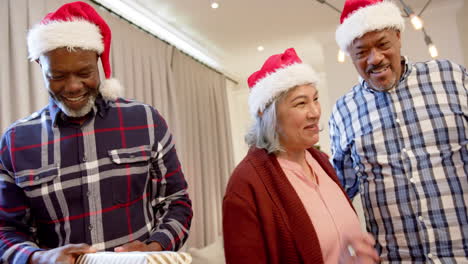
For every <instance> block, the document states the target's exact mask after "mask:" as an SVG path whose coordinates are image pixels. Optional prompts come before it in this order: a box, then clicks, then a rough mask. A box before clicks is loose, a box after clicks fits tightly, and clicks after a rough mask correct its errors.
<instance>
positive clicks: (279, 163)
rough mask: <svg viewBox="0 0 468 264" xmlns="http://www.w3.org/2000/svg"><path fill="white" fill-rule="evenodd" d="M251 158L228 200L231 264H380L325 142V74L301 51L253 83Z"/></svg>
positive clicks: (282, 57) (274, 62) (280, 59)
mask: <svg viewBox="0 0 468 264" xmlns="http://www.w3.org/2000/svg"><path fill="white" fill-rule="evenodd" d="M248 82H249V87H250V88H251V92H250V96H249V108H250V109H249V110H250V114H251V115H252V117H253V119H254V124H253V125H252V127H251V129H250V130H249V132H248V133H247V135H246V142H247V144H248V145H249V146H250V150H249V153H248V154H247V156H246V157H245V158H244V160H242V161H241V163H240V164H239V165H238V166H237V167H236V169H235V170H234V172H233V174H232V176H231V179H230V181H229V184H228V187H227V190H226V194H225V197H224V201H223V231H224V246H225V254H226V261H227V263H243V264H245V263H255V264H258V263H269V264H270V263H271V264H275V263H288V264H290V263H314V264H316V263H333V264H336V263H354V261H363V262H360V263H375V262H376V261H378V256H377V254H376V252H375V250H374V248H373V244H374V240H373V238H372V237H370V236H369V235H367V234H364V233H362V232H361V231H360V224H359V220H358V218H357V216H356V213H355V212H354V210H353V207H352V205H351V202H350V201H349V199H348V198H347V197H346V194H345V193H344V191H343V189H342V188H341V187H340V185H339V183H338V179H337V177H336V174H335V172H334V170H333V167H332V166H331V164H330V163H329V162H328V159H327V156H326V155H325V154H323V153H322V152H320V151H318V150H316V149H315V148H313V145H314V144H316V143H317V142H318V140H319V127H318V124H319V119H320V114H321V109H320V103H319V101H318V90H317V87H316V86H317V84H318V77H317V74H316V73H315V71H314V70H313V69H312V68H311V67H310V66H308V65H306V64H304V63H302V61H301V60H300V59H299V57H298V56H297V54H296V52H295V50H294V49H292V48H291V49H288V50H286V51H285V52H284V53H282V54H277V55H273V56H271V57H270V58H268V60H267V61H266V62H265V64H264V65H263V67H262V68H261V69H260V70H259V71H257V72H255V73H254V74H252V75H251V76H250V78H249V80H248Z"/></svg>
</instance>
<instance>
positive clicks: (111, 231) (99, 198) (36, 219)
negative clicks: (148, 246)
mask: <svg viewBox="0 0 468 264" xmlns="http://www.w3.org/2000/svg"><path fill="white" fill-rule="evenodd" d="M70 121H71V120H69V119H68V118H67V117H66V116H65V115H64V114H63V113H62V111H61V110H60V109H59V108H58V107H57V105H56V104H55V102H54V101H53V100H52V99H51V100H50V103H49V105H48V106H47V107H45V108H43V109H42V110H41V111H39V112H36V113H34V114H32V115H31V116H30V117H28V118H26V119H23V120H20V121H18V122H16V123H15V124H14V125H12V126H11V127H10V128H9V129H8V130H7V131H6V133H5V134H4V135H3V138H2V141H1V143H0V263H26V262H27V260H28V258H29V256H30V254H31V253H32V252H34V251H36V250H39V247H40V248H55V247H59V246H63V245H66V244H70V243H87V244H89V245H92V246H93V247H95V248H97V249H98V250H113V248H114V247H117V246H119V245H122V244H125V243H127V242H130V241H132V240H140V241H145V242H152V241H157V242H159V243H160V244H161V245H162V246H163V248H164V249H165V250H177V249H179V248H180V247H181V246H182V244H183V243H184V242H185V240H186V239H187V236H188V231H189V228H190V223H191V219H192V209H191V201H190V199H189V197H188V194H187V183H186V181H185V179H184V175H183V173H182V170H181V166H180V163H179V160H178V158H177V154H176V150H175V146H174V142H173V140H172V136H171V134H170V132H169V131H168V128H167V125H166V123H165V121H164V119H163V118H162V117H161V116H160V115H159V113H158V112H157V111H156V110H155V109H154V108H152V107H150V106H148V105H144V104H141V103H137V102H134V101H128V100H124V99H118V100H116V101H107V100H104V99H102V98H101V97H99V98H98V99H97V100H96V104H95V106H94V109H93V111H92V112H91V114H90V118H88V119H87V121H85V123H83V124H82V125H79V124H76V123H73V122H70Z"/></svg>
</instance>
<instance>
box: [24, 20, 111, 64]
mask: <svg viewBox="0 0 468 264" xmlns="http://www.w3.org/2000/svg"><path fill="white" fill-rule="evenodd" d="M62 47H69V48H81V49H85V50H94V51H96V52H97V53H98V54H101V53H102V52H103V51H104V44H103V42H102V35H101V33H100V30H99V27H98V26H96V25H95V24H93V23H90V22H88V21H86V20H73V21H51V22H49V23H47V24H37V25H35V26H34V27H33V28H32V29H31V30H30V31H29V33H28V50H29V59H30V60H32V61H34V60H36V59H38V58H39V57H40V56H41V55H42V54H44V53H45V52H48V51H51V50H54V49H57V48H62Z"/></svg>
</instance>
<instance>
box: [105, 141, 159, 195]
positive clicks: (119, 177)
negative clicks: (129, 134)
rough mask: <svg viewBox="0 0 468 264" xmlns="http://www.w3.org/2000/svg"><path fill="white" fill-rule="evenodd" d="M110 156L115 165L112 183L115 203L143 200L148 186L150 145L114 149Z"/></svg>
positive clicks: (110, 151)
mask: <svg viewBox="0 0 468 264" xmlns="http://www.w3.org/2000/svg"><path fill="white" fill-rule="evenodd" d="M108 155H109V157H110V159H111V160H112V163H113V172H112V178H111V181H110V182H111V185H112V197H113V203H114V204H122V203H130V202H132V201H135V200H139V199H141V198H143V196H145V195H146V191H147V190H146V189H147V185H148V174H149V166H150V161H151V147H150V145H142V146H137V147H132V148H121V149H113V150H109V151H108Z"/></svg>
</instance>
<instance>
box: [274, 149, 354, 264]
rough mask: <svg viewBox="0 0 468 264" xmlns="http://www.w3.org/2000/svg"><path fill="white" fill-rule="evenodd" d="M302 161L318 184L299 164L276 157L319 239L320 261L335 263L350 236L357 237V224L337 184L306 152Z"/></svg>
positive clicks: (345, 247)
mask: <svg viewBox="0 0 468 264" xmlns="http://www.w3.org/2000/svg"><path fill="white" fill-rule="evenodd" d="M306 161H307V163H308V165H309V166H310V168H311V171H312V172H313V173H315V175H316V178H317V180H318V184H316V183H315V181H314V180H312V179H311V178H308V177H306V174H305V173H304V171H303V169H302V167H301V166H300V165H299V164H297V163H295V162H292V161H289V160H286V159H282V158H279V157H278V162H279V164H280V166H281V168H282V169H283V171H284V173H285V174H286V177H287V178H288V180H289V182H290V183H291V185H292V186H293V187H294V190H295V191H296V193H297V195H298V196H299V198H300V199H301V201H302V204H303V205H304V207H305V209H306V211H307V214H308V215H309V217H310V219H311V221H312V224H313V225H314V229H315V232H316V233H317V236H318V239H319V241H320V247H321V250H322V255H323V260H324V263H330V264H336V263H338V262H339V261H338V260H339V257H340V252H342V251H341V249H347V245H345V244H348V243H344V242H343V241H348V239H349V238H350V237H354V236H361V235H362V231H361V225H360V224H359V219H358V217H357V215H356V213H355V212H354V210H353V208H352V207H351V206H350V205H349V203H348V200H347V199H346V197H345V196H344V195H343V192H342V191H341V190H340V188H339V187H338V185H337V184H336V183H335V182H334V181H333V180H332V179H331V178H330V177H329V176H328V175H327V174H326V172H325V171H324V170H323V169H322V167H321V166H320V165H319V163H318V162H317V161H316V160H315V159H314V158H313V157H312V155H311V154H310V153H309V152H308V151H306Z"/></svg>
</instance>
